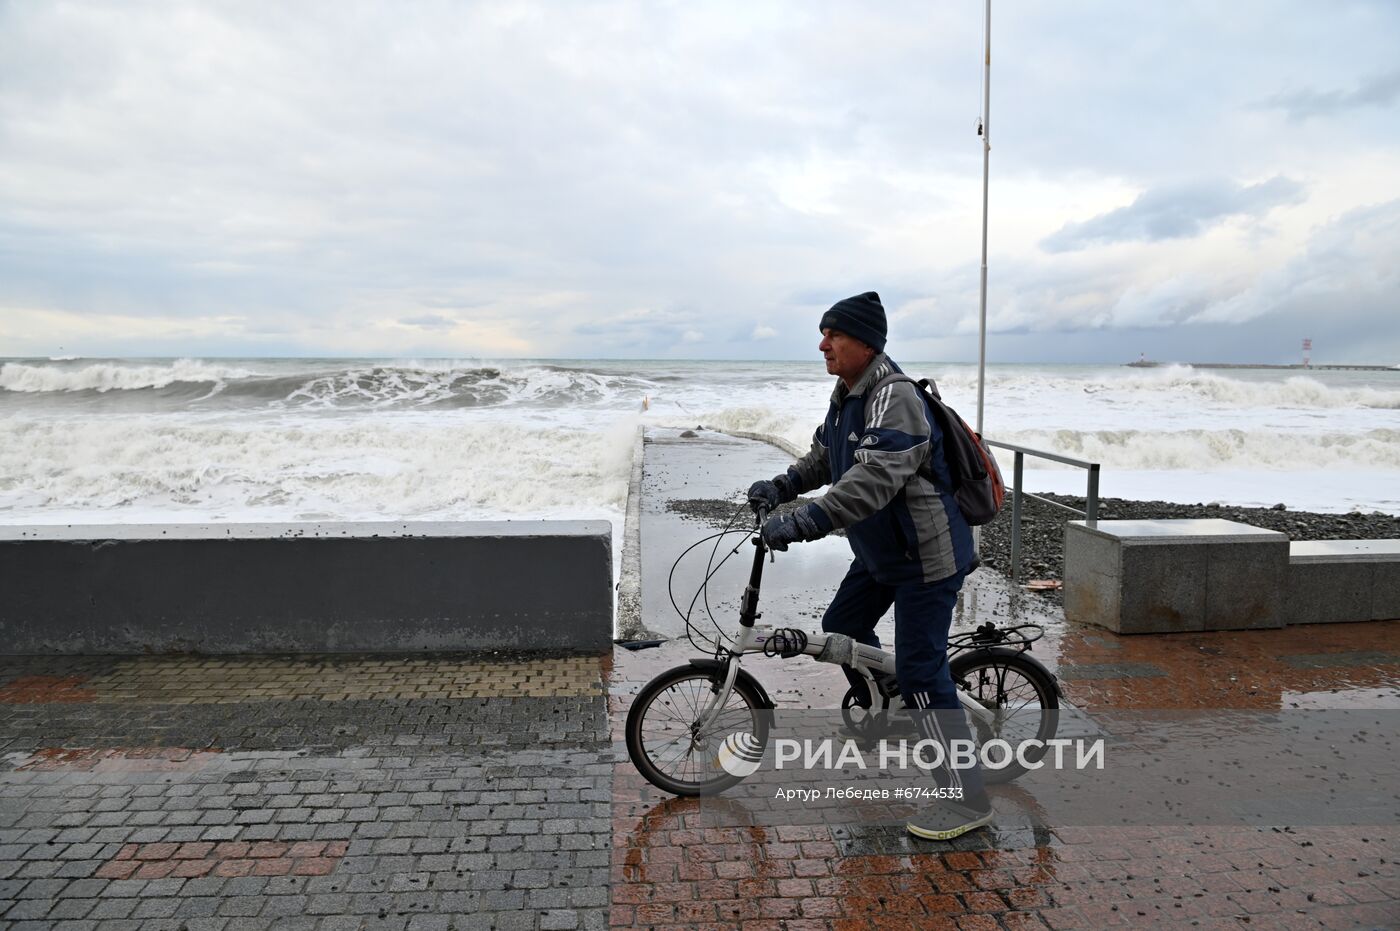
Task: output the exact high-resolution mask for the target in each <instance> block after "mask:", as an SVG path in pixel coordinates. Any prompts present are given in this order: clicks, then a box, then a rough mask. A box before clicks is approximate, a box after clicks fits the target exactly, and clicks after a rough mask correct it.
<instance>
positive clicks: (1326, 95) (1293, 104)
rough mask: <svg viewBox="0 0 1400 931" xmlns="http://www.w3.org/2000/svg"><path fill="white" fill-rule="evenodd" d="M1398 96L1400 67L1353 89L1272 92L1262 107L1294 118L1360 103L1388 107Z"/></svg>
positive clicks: (1341, 110)
mask: <svg viewBox="0 0 1400 931" xmlns="http://www.w3.org/2000/svg"><path fill="white" fill-rule="evenodd" d="M1397 98H1400V71H1392V72H1390V73H1389V74H1382V75H1378V76H1376V77H1373V78H1370V79H1369V80H1365V81H1362V82H1361V83H1360V84H1358V85H1357V86H1356V87H1355V88H1354V89H1352V90H1349V91H1340V90H1329V91H1319V90H1312V89H1308V90H1301V91H1292V92H1289V93H1284V94H1274V95H1273V96H1271V97H1269V98H1267V99H1266V100H1264V101H1263V102H1262V103H1261V104H1260V107H1261V108H1262V109H1277V110H1283V111H1284V112H1285V113H1286V114H1288V118H1289V119H1290V120H1293V121H1294V122H1302V121H1304V120H1306V119H1308V118H1310V117H1314V116H1332V115H1334V114H1338V113H1344V112H1346V111H1348V110H1356V109H1360V108H1361V107H1389V106H1390V105H1391V104H1393V103H1395V101H1396V99H1397Z"/></svg>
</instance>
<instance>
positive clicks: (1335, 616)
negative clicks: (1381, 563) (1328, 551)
mask: <svg viewBox="0 0 1400 931" xmlns="http://www.w3.org/2000/svg"><path fill="white" fill-rule="evenodd" d="M1294 546H1297V544H1296V543H1295V544H1294ZM1372 574H1373V573H1372V569H1371V567H1370V566H1369V565H1367V564H1366V563H1307V562H1302V563H1299V562H1292V563H1290V564H1289V566H1288V601H1287V603H1286V604H1285V607H1284V618H1285V620H1286V621H1287V623H1289V624H1325V623H1329V622H1333V621H1369V620H1371V615H1372V612H1371V608H1372V600H1373V598H1372V594H1373V593H1372V587H1373V586H1372V579H1371V576H1372Z"/></svg>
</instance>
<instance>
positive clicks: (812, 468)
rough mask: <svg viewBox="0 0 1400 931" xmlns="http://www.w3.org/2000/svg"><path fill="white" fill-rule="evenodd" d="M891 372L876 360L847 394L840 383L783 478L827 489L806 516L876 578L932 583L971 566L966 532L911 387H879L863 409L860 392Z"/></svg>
mask: <svg viewBox="0 0 1400 931" xmlns="http://www.w3.org/2000/svg"><path fill="white" fill-rule="evenodd" d="M896 372H900V368H899V366H897V365H895V364H894V362H893V360H891V359H890V358H889V357H888V356H886V355H885V354H884V353H879V354H877V355H876V356H875V358H874V359H872V360H871V361H870V365H868V366H867V367H866V369H865V371H864V372H863V373H862V374H861V376H860V378H859V379H858V380H857V381H856V383H855V385H854V387H852V388H851V389H850V390H849V391H848V390H847V389H846V383H845V382H844V381H841V380H840V379H838V380H837V382H836V390H835V391H833V392H832V394H831V407H830V408H829V409H828V410H827V414H826V420H824V421H823V422H822V425H821V426H820V427H817V430H816V433H814V434H813V435H812V448H811V450H810V451H809V452H808V453H807V455H805V456H803V457H802V458H801V459H799V460H798V461H797V462H796V463H794V464H793V465H792V466H791V467H789V468H788V471H787V477H788V480H789V481H790V482H792V484H793V489H794V490H795V491H797V492H798V493H801V492H806V491H811V490H813V489H815V488H820V487H821V486H823V485H827V484H830V485H831V488H830V489H829V490H828V491H827V493H826V494H825V495H824V496H823V497H821V498H819V499H817V500H816V501H814V502H813V503H812V504H811V505H809V506H808V512H809V514H810V515H811V516H812V518H813V519H814V520H815V521H816V522H817V525H818V526H819V527H821V529H822V532H823V533H830V532H831V531H832V530H835V529H843V528H844V529H845V531H846V537H847V539H848V540H850V543H851V550H852V552H854V553H855V556H856V559H857V560H859V561H860V562H861V564H862V565H863V566H864V567H865V569H866V571H867V572H869V573H870V574H871V575H872V576H873V577H874V578H875V581H877V582H879V583H881V584H883V585H904V584H908V583H910V582H936V581H938V580H940V579H946V578H947V577H949V576H951V575H953V574H954V573H956V572H962V571H966V570H967V569H968V568H969V567H970V566H971V565H972V562H973V549H972V531H971V530H970V529H969V528H968V526H967V521H965V520H963V516H962V512H961V511H959V510H958V505H957V502H956V501H954V500H953V495H952V493H951V492H950V491H949V490H948V489H949V488H950V487H951V484H952V483H951V480H950V476H949V473H948V464H947V462H946V461H945V460H944V458H943V434H942V431H940V430H939V428H938V424H937V423H936V422H934V420H933V419H932V418H931V417H930V416H929V411H928V406H927V405H926V404H925V403H924V401H923V399H922V398H921V397H920V395H919V389H918V386H916V385H915V384H913V383H912V382H908V381H898V382H895V383H893V384H889V385H885V386H884V387H883V388H881V389H879V391H878V393H877V394H876V395H875V397H873V398H871V399H870V403H869V404H868V405H867V404H866V394H867V393H868V392H870V391H871V390H872V389H874V387H875V386H876V384H877V383H878V382H879V381H880V380H881V379H882V378H885V377H886V376H888V375H891V374H894V373H896ZM867 407H868V408H869V412H870V422H869V423H867V422H866V409H867ZM925 464H927V465H928V466H929V468H928V469H927V470H925V469H923V466H924V465H925ZM929 473H931V474H932V478H933V480H932V481H930V480H929V478H927V477H925V476H926V475H927V474H929Z"/></svg>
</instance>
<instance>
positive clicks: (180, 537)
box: [0, 521, 613, 653]
mask: <svg viewBox="0 0 1400 931" xmlns="http://www.w3.org/2000/svg"><path fill="white" fill-rule="evenodd" d="M612 609H613V601H612V547H611V528H610V526H609V524H608V523H607V522H606V521H477V522H460V523H458V522H424V523H396V522H353V523H320V524H145V525H107V526H53V527H44V526H38V527H0V652H4V653H144V652H167V651H179V652H201V653H270V652H320V653H340V652H364V651H375V652H407V651H423V650H469V649H510V650H531V649H548V650H577V651H593V652H602V651H605V650H606V649H608V647H609V644H610V642H611V640H612Z"/></svg>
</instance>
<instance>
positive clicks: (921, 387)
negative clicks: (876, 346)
mask: <svg viewBox="0 0 1400 931" xmlns="http://www.w3.org/2000/svg"><path fill="white" fill-rule="evenodd" d="M901 381H907V382H910V383H911V384H913V386H914V388H915V389H916V390H917V391H918V392H919V397H920V399H922V400H924V410H925V411H926V412H928V414H929V417H930V419H931V420H933V421H934V423H935V424H937V426H938V429H939V430H944V429H946V427H944V425H943V424H941V423H938V420H939V418H938V415H937V413H935V412H934V408H933V405H931V404H929V403H928V401H927V399H926V398H925V397H924V394H925V390H927V391H930V392H932V393H933V396H934V397H935V398H940V396H939V394H938V386H937V385H935V384H934V383H933V382H932V381H930V380H929V379H927V378H922V379H914V378H910V377H909V376H908V375H905V374H904V373H903V372H895V373H894V374H892V375H886V376H885V377H884V378H882V379H880V380H879V381H877V382H876V383H875V384H874V385H872V386H871V388H870V390H869V391H867V392H865V422H866V423H869V422H870V404H871V402H872V401H874V400H875V395H876V394H878V393H879V391H880V389H881V388H884V387H885V386H886V385H892V384H895V383H896V382H901ZM925 386H927V389H926V388H925ZM940 400H941V398H940ZM932 455H933V450H932V449H930V450H929V456H932ZM918 474H919V475H921V476H923V477H924V478H925V479H927V480H928V482H929V484H931V485H933V487H934V489H935V490H937V491H938V492H940V493H941V492H942V491H943V489H942V488H940V487H939V485H938V481H937V479H935V478H934V475H933V463H932V462H930V461H929V458H927V457H926V458H925V459H924V461H923V462H922V463H920V465H919V471H918Z"/></svg>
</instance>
